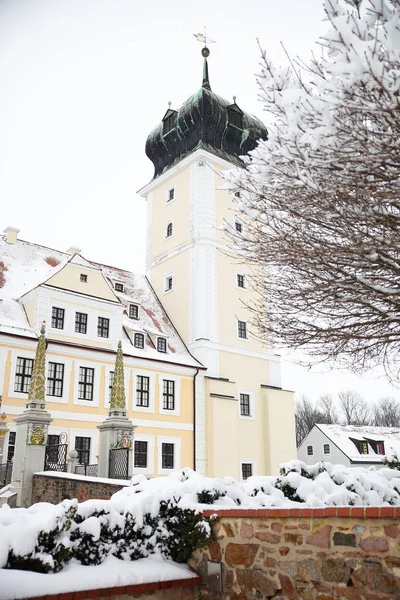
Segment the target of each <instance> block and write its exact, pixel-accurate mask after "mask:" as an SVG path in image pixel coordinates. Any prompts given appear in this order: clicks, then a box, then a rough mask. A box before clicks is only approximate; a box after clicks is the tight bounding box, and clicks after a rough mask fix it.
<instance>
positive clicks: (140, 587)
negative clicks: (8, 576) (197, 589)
mask: <svg viewBox="0 0 400 600" xmlns="http://www.w3.org/2000/svg"><path fill="white" fill-rule="evenodd" d="M200 583H201V578H200V577H199V576H196V577H191V578H188V579H173V580H170V581H153V582H151V583H139V584H136V585H121V586H117V587H108V588H99V589H97V590H81V591H79V592H66V593H62V594H47V595H44V596H34V597H31V598H26V600H89V599H91V598H104V597H106V596H110V598H114V597H115V596H117V595H123V594H132V595H133V594H147V593H149V592H156V591H158V590H169V589H173V588H179V587H191V586H195V585H199V584H200Z"/></svg>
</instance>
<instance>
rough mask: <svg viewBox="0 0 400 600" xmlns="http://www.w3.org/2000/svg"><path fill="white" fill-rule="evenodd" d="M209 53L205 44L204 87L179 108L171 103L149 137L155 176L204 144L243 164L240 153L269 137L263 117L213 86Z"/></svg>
mask: <svg viewBox="0 0 400 600" xmlns="http://www.w3.org/2000/svg"><path fill="white" fill-rule="evenodd" d="M209 54H210V51H209V49H208V48H207V47H204V48H203V49H202V55H203V57H204V64H203V82H202V86H201V88H200V89H199V90H198V91H197V92H196V93H195V94H193V96H191V97H190V98H189V99H188V100H186V102H184V104H183V105H182V106H181V108H180V109H179V110H172V109H171V107H170V108H169V109H168V110H167V112H166V113H165V115H164V117H163V119H162V122H161V123H160V124H159V125H157V127H156V128H155V129H153V131H152V132H151V133H150V135H149V137H148V138H147V142H146V154H147V156H148V157H149V159H150V160H151V161H152V163H153V165H154V170H155V172H154V178H155V177H158V175H161V173H164V172H165V171H166V170H167V169H169V168H170V167H172V166H173V165H175V164H176V163H178V162H179V161H181V160H182V159H183V158H185V157H186V156H188V155H189V154H191V153H192V152H195V150H198V149H200V148H202V149H203V150H207V151H208V152H211V153H212V154H214V155H216V156H218V157H220V158H223V159H225V160H227V161H229V162H231V163H234V164H236V165H242V164H243V163H242V161H241V159H240V157H241V156H244V155H245V154H247V153H248V152H250V151H251V150H253V149H254V148H255V147H256V145H257V142H258V140H260V139H263V140H266V139H267V128H266V127H265V125H264V124H263V123H262V121H260V120H259V119H257V118H256V117H254V116H253V115H250V114H248V113H245V112H243V111H242V110H241V108H240V107H239V106H238V105H237V104H236V100H235V98H234V99H233V103H232V102H228V101H227V100H224V99H223V98H221V97H220V96H217V94H215V93H214V92H213V91H212V90H211V86H210V81H209V76H208V63H207V57H208V56H209Z"/></svg>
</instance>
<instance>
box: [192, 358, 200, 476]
mask: <svg viewBox="0 0 400 600" xmlns="http://www.w3.org/2000/svg"><path fill="white" fill-rule="evenodd" d="M199 371H200V369H199V367H196V373H195V374H194V376H193V471H195V470H196V377H197V375H198V374H199Z"/></svg>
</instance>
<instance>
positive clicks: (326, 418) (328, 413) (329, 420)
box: [317, 394, 339, 425]
mask: <svg viewBox="0 0 400 600" xmlns="http://www.w3.org/2000/svg"><path fill="white" fill-rule="evenodd" d="M317 404H318V410H319V412H320V414H321V417H322V419H323V420H322V421H321V423H325V424H326V425H332V424H335V423H339V414H338V412H337V409H336V406H335V402H334V399H333V397H332V396H331V394H321V396H320V397H319V399H318V402H317Z"/></svg>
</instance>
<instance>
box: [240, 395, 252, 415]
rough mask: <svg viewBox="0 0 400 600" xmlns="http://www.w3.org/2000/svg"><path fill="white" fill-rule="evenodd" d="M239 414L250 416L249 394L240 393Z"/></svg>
mask: <svg viewBox="0 0 400 600" xmlns="http://www.w3.org/2000/svg"><path fill="white" fill-rule="evenodd" d="M240 414H241V416H242V417H250V416H251V412H250V394H240Z"/></svg>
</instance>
